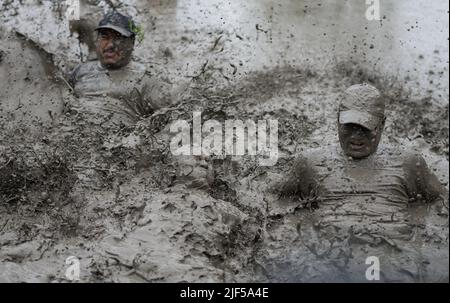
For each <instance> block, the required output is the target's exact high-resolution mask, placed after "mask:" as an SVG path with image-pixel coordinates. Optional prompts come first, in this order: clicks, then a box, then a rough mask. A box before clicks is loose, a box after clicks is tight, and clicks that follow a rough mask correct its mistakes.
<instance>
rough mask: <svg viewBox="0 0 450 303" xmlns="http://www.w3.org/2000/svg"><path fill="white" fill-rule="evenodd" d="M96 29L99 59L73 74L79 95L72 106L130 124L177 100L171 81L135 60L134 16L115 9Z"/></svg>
mask: <svg viewBox="0 0 450 303" xmlns="http://www.w3.org/2000/svg"><path fill="white" fill-rule="evenodd" d="M95 30H96V32H97V39H96V52H97V57H98V59H97V60H95V61H90V62H87V63H83V64H80V65H79V66H77V67H76V68H75V69H74V71H73V72H72V73H71V75H70V77H69V83H70V84H71V86H72V87H73V89H74V93H75V95H76V96H77V97H78V100H77V102H76V103H75V104H70V108H71V109H75V110H77V111H81V112H89V113H94V114H96V115H98V116H100V117H101V118H102V119H103V118H105V117H107V118H108V119H110V120H111V121H113V123H116V124H117V123H119V124H120V123H124V124H130V123H133V122H136V121H137V120H138V119H139V118H141V117H142V116H148V115H150V114H151V113H153V112H154V111H155V110H157V109H159V108H162V107H166V106H169V105H170V104H171V103H173V102H175V101H176V99H177V98H178V97H179V95H178V94H177V93H176V92H174V90H173V87H172V85H171V83H170V81H168V80H162V78H161V77H157V75H155V74H156V73H154V71H152V72H149V71H147V70H146V68H145V67H144V66H143V65H141V64H139V63H137V62H135V61H133V60H132V54H133V50H134V45H135V40H136V35H137V33H138V30H137V26H136V25H135V23H134V22H133V20H132V19H131V18H130V17H128V16H125V15H122V14H121V13H119V12H117V11H113V12H111V13H109V14H107V15H106V16H105V17H104V18H103V19H102V20H101V21H100V23H99V25H98V27H97V28H96V29H95Z"/></svg>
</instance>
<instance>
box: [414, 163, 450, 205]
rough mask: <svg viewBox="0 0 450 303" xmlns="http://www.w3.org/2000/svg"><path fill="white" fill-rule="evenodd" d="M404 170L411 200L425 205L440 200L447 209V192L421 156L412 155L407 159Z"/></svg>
mask: <svg viewBox="0 0 450 303" xmlns="http://www.w3.org/2000/svg"><path fill="white" fill-rule="evenodd" d="M405 169H406V170H407V173H408V178H409V180H408V183H409V184H410V195H411V198H414V199H416V200H422V201H425V202H427V203H433V202H435V201H437V200H441V201H442V202H444V203H446V204H447V207H448V192H447V190H446V189H445V187H444V186H443V185H442V184H441V182H439V179H438V178H437V177H436V175H435V174H433V173H432V172H431V171H430V169H429V168H428V166H427V163H426V162H425V160H424V158H423V157H422V156H420V155H412V156H410V157H408V159H407V160H406V163H405Z"/></svg>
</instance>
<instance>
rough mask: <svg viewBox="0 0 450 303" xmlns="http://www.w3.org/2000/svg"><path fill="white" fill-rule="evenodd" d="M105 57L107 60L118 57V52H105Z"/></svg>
mask: <svg viewBox="0 0 450 303" xmlns="http://www.w3.org/2000/svg"><path fill="white" fill-rule="evenodd" d="M103 55H104V56H105V57H106V58H112V57H114V56H116V55H117V52H115V51H113V50H107V51H104V52H103Z"/></svg>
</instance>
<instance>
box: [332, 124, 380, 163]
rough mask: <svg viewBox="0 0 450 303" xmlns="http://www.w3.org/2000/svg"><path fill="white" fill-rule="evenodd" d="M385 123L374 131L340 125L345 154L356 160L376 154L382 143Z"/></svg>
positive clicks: (355, 126) (340, 138) (340, 137)
mask: <svg viewBox="0 0 450 303" xmlns="http://www.w3.org/2000/svg"><path fill="white" fill-rule="evenodd" d="M383 125H384V122H382V123H380V125H379V126H378V127H377V128H376V129H375V130H373V131H371V130H370V129H367V128H365V127H363V126H361V125H357V124H352V123H350V124H339V142H340V144H341V147H342V149H343V150H344V153H345V154H346V155H347V156H350V157H352V158H355V159H361V158H366V157H368V156H370V155H371V154H373V153H375V152H376V151H377V148H378V144H379V143H380V139H381V134H382V132H383V131H382V129H383Z"/></svg>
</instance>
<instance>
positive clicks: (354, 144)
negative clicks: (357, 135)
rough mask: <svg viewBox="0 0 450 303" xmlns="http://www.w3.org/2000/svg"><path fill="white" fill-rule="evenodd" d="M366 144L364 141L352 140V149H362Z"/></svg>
mask: <svg viewBox="0 0 450 303" xmlns="http://www.w3.org/2000/svg"><path fill="white" fill-rule="evenodd" d="M364 146H365V144H364V143H363V142H358V141H351V142H350V147H351V149H352V150H361V149H363V148H364Z"/></svg>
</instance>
